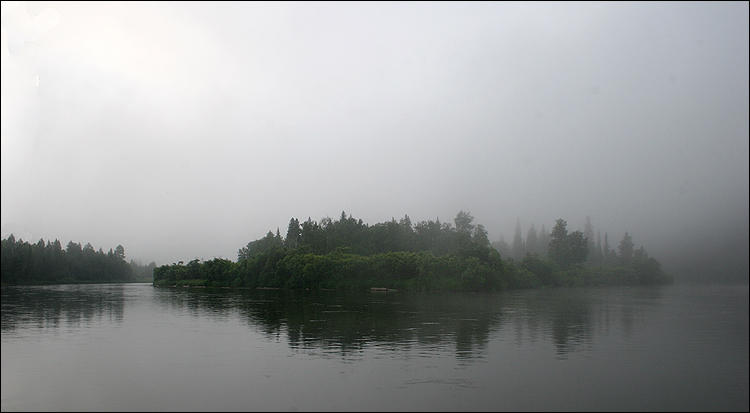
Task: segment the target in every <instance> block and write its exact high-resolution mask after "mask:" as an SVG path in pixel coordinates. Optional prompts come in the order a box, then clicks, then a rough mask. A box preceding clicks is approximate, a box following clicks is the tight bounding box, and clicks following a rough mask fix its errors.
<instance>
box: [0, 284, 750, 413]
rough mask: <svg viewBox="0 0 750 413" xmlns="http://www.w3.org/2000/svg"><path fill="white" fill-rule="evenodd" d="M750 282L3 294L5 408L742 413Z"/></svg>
mask: <svg viewBox="0 0 750 413" xmlns="http://www.w3.org/2000/svg"><path fill="white" fill-rule="evenodd" d="M748 297H749V294H748V287H747V286H740V287H737V286H684V285H676V286H667V287H617V288H586V289H560V290H536V291H512V292H504V293H498V294H477V293H401V292H392V293H357V294H355V293H341V292H334V291H322V292H311V291H275V290H226V289H216V290H210V289H209V290H207V289H181V288H177V289H173V288H154V287H152V286H151V285H150V284H107V285H63V286H47V287H3V288H2V410H3V411H12V410H96V411H99V410H131V411H132V410H242V411H247V410H282V411H283V410H296V411H304V410H327V411H328V410H359V411H362V410H661V411H664V410H671V411H675V410H679V411H684V410H692V411H696V410H702V411H705V410H714V411H716V410H719V411H728V410H744V411H747V410H748V363H749V361H748V351H749V350H748V349H749V344H748V314H749V311H748Z"/></svg>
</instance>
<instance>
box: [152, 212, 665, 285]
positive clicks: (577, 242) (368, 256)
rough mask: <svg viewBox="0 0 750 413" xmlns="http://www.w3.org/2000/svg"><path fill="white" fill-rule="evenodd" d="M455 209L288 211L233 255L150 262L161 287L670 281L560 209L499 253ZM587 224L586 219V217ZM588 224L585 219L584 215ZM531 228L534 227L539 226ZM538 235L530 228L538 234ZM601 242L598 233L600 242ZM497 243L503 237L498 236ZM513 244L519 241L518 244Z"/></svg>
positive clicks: (641, 253) (647, 260)
mask: <svg viewBox="0 0 750 413" xmlns="http://www.w3.org/2000/svg"><path fill="white" fill-rule="evenodd" d="M473 220H474V218H473V217H472V216H471V214H469V213H467V212H464V211H460V212H459V213H458V214H457V215H456V218H455V219H454V223H453V225H452V224H450V223H441V222H440V220H436V221H422V222H419V223H417V224H416V225H412V223H411V220H410V219H409V217H408V215H406V216H404V218H402V219H401V220H399V221H396V220H395V219H392V220H391V221H388V222H383V223H378V224H375V225H368V224H365V223H363V222H362V220H361V219H359V220H357V219H355V218H353V217H352V216H347V215H346V213H345V212H343V211H342V213H341V216H340V218H339V219H338V220H332V219H331V218H323V219H321V220H320V221H319V222H315V221H312V220H311V219H310V218H308V220H307V221H305V222H302V223H300V222H299V221H298V220H297V219H296V218H292V219H291V220H290V221H289V225H288V228H287V233H286V237H282V236H281V233H280V231H279V230H278V229H277V230H276V233H273V232H272V231H268V233H267V234H266V236H265V237H263V238H261V239H257V240H255V241H251V242H249V243H248V244H247V245H246V246H245V247H242V248H241V249H240V250H239V251H238V253H237V261H231V260H229V259H225V258H214V259H212V260H208V261H201V260H198V259H195V260H192V261H190V262H188V263H187V264H184V263H183V262H182V261H180V262H179V263H173V264H171V265H162V266H159V267H157V268H155V269H154V286H157V287H162V286H164V287H167V286H169V287H171V286H175V287H229V288H251V289H252V288H255V289H258V288H261V289H303V290H304V289H310V290H349V291H371V292H389V291H503V290H506V289H519V288H546V287H572V286H606V285H644V284H671V283H672V282H673V278H672V276H671V275H669V274H666V273H664V272H663V271H662V269H661V264H660V263H659V262H658V261H657V260H656V259H654V258H651V257H649V256H648V254H647V253H646V252H645V250H644V249H643V247H641V248H639V249H635V248H634V245H633V242H632V239H631V238H630V236H629V235H628V234H627V233H626V234H625V236H624V237H623V239H622V241H621V242H620V245H619V248H618V251H617V252H615V251H614V250H610V248H609V246H608V242H607V241H606V235H605V249H604V251H602V250H601V245H599V246H598V247H597V246H596V244H594V243H593V240H592V238H593V236H592V235H591V232H592V231H591V229H590V228H587V231H586V232H589V234H588V235H589V236H586V235H585V234H584V233H582V232H580V231H574V232H571V233H568V230H567V228H566V226H567V222H566V221H565V220H562V219H558V220H557V221H556V225H555V227H554V228H553V230H552V232H551V233H550V234H546V233H544V231H542V237H540V238H543V241H540V242H538V243H535V247H538V245H536V244H541V245H542V247H544V248H543V249H546V251H547V252H546V254H544V255H542V254H540V253H539V252H538V251H522V252H525V256H523V257H522V258H521V259H518V260H516V259H514V258H512V257H505V258H502V257H501V255H500V252H498V249H497V248H495V247H494V246H493V245H491V243H490V241H489V239H488V236H487V231H486V230H485V229H484V226H482V225H481V224H474V223H473ZM587 224H588V222H587ZM587 226H588V225H587ZM535 235H536V234H535ZM535 238H536V237H535ZM597 244H600V243H597ZM500 247H502V246H500ZM514 247H515V245H514Z"/></svg>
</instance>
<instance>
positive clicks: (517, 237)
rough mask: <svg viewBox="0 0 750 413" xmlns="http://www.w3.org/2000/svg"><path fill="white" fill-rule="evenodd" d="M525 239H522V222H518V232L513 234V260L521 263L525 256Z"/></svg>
mask: <svg viewBox="0 0 750 413" xmlns="http://www.w3.org/2000/svg"><path fill="white" fill-rule="evenodd" d="M524 250H525V248H524V245H523V239H522V238H521V221H520V220H516V230H515V232H514V233H513V259H515V260H516V261H520V260H521V259H522V258H523V256H524Z"/></svg>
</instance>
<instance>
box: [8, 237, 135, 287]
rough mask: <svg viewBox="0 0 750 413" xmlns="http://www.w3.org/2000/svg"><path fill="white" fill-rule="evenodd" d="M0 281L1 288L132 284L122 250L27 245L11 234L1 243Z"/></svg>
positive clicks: (70, 244) (57, 243) (123, 250)
mask: <svg viewBox="0 0 750 413" xmlns="http://www.w3.org/2000/svg"><path fill="white" fill-rule="evenodd" d="M1 244H2V261H1V264H0V269H1V271H0V277H1V279H2V283H3V284H60V283H97V282H130V281H134V277H133V270H132V268H131V266H130V264H128V263H127V262H125V248H123V247H122V245H118V246H117V248H115V250H114V251H113V250H112V249H111V248H110V250H109V252H107V253H104V252H103V251H102V249H101V248H99V251H95V250H94V247H92V246H91V244H86V245H85V246H84V247H81V244H79V243H75V242H73V241H70V242H68V245H67V247H66V248H65V249H63V248H62V245H61V244H60V241H58V240H55V241H53V242H50V241H47V242H46V243H45V242H44V240H43V239H40V240H39V241H38V242H37V243H36V244H29V243H28V242H26V241H23V240H21V239H19V240H18V241H16V239H15V237H14V236H13V234H11V235H10V236H9V237H8V238H6V239H4V240H2V242H1Z"/></svg>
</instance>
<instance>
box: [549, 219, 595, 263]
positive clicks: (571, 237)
mask: <svg viewBox="0 0 750 413" xmlns="http://www.w3.org/2000/svg"><path fill="white" fill-rule="evenodd" d="M555 222H556V223H555V227H554V228H553V229H552V233H551V234H550V242H549V253H548V254H549V258H550V259H551V260H553V261H555V262H556V263H557V264H558V265H560V266H561V267H562V268H568V267H570V266H571V265H574V264H580V263H583V262H584V261H586V256H587V255H588V252H589V250H588V240H587V239H586V237H584V236H583V233H582V232H581V231H575V232H573V233H571V234H568V230H567V228H566V226H567V222H566V221H565V220H563V219H558V220H557V221H555Z"/></svg>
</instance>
